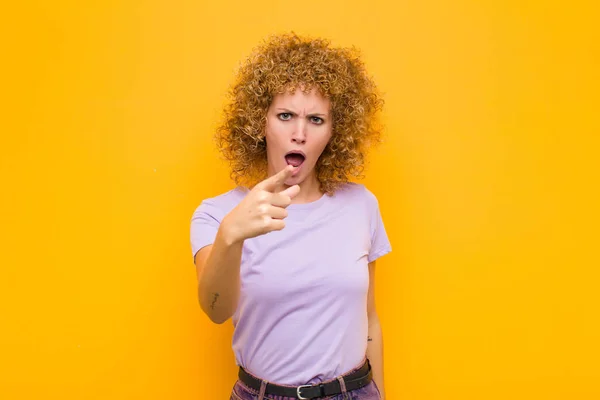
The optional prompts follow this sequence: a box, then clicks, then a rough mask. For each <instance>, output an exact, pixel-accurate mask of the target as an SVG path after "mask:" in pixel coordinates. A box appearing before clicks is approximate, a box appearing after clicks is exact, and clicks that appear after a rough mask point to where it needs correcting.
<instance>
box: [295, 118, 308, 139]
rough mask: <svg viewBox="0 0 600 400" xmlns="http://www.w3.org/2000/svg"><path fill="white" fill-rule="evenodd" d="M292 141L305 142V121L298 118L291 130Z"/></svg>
mask: <svg viewBox="0 0 600 400" xmlns="http://www.w3.org/2000/svg"><path fill="white" fill-rule="evenodd" d="M292 142H295V143H299V144H304V143H306V123H305V122H304V121H302V120H301V119H300V118H299V121H298V124H297V125H296V126H295V127H294V131H293V132H292Z"/></svg>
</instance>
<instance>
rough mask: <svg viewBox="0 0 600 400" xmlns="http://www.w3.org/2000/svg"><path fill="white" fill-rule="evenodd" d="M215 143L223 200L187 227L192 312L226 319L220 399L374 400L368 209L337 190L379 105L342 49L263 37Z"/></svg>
mask: <svg viewBox="0 0 600 400" xmlns="http://www.w3.org/2000/svg"><path fill="white" fill-rule="evenodd" d="M230 97H231V99H230V102H229V104H228V106H227V107H226V108H225V111H224V121H223V123H222V125H221V126H220V127H219V128H218V130H217V135H216V139H217V143H218V146H219V148H220V150H221V151H222V153H223V154H224V156H225V159H227V160H228V161H229V163H230V165H231V171H232V172H231V176H232V178H233V180H234V181H235V182H236V184H237V187H236V188H235V189H233V190H230V191H228V192H226V193H223V194H221V195H219V196H216V197H213V198H209V199H206V200H204V201H203V202H202V203H201V204H200V205H199V207H198V208H197V209H196V210H195V212H194V214H193V216H192V221H191V245H192V254H193V255H194V263H195V265H196V269H197V274H198V281H199V284H198V297H199V302H200V305H201V308H202V310H203V311H204V312H205V313H206V314H207V315H208V317H209V318H210V319H211V320H212V321H213V322H215V323H218V324H221V323H223V322H225V321H226V320H228V319H229V318H230V317H231V318H232V321H233V324H234V327H235V330H234V334H233V350H234V353H235V358H236V364H237V365H238V366H239V367H240V369H239V379H238V381H237V382H236V383H235V385H234V387H233V391H232V393H231V399H234V400H240V399H241V400H251V399H252V400H256V399H258V400H263V399H276V400H288V399H336V400H338V399H339V400H341V399H360V400H374V399H380V398H383V397H384V396H383V341H382V334H381V328H380V325H379V319H378V316H377V312H376V310H375V303H374V282H373V280H374V276H375V275H374V271H375V259H377V258H379V257H381V256H382V255H384V254H387V253H388V252H390V251H391V246H390V243H389V241H388V238H387V235H386V232H385V228H384V226H383V222H382V219H381V214H380V212H379V207H378V203H377V199H376V197H375V196H374V195H373V194H372V193H371V192H370V191H369V190H368V189H367V188H366V187H365V186H364V185H361V184H357V183H351V182H349V177H350V176H360V174H361V172H362V170H363V165H364V160H365V154H366V150H367V148H369V147H370V145H372V144H375V143H377V142H379V141H380V133H381V128H380V126H379V124H378V123H377V116H378V113H379V111H380V110H381V107H382V104H383V101H382V100H381V97H380V95H379V94H378V91H377V89H376V87H375V85H374V83H373V82H372V80H371V79H370V78H369V77H368V75H367V73H366V71H365V69H364V65H363V63H362V62H361V61H360V59H359V58H358V56H357V52H356V51H355V50H354V49H346V48H332V47H331V46H330V44H329V42H328V41H326V40H323V39H308V38H302V37H299V36H298V35H296V34H293V33H292V34H284V35H279V36H273V37H271V38H270V39H269V40H267V41H265V42H264V43H262V44H261V45H260V46H259V47H258V48H257V49H255V51H254V52H253V54H252V55H251V56H250V57H249V58H248V60H247V61H246V63H245V64H243V65H242V66H241V68H240V71H239V73H238V78H237V81H236V83H235V84H234V85H233V87H232V90H231V93H230Z"/></svg>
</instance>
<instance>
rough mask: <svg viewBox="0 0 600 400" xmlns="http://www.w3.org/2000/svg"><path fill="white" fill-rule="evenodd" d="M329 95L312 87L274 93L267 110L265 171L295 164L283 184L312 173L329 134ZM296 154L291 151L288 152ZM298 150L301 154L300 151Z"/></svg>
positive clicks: (310, 175)
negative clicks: (307, 89) (305, 91)
mask: <svg viewBox="0 0 600 400" xmlns="http://www.w3.org/2000/svg"><path fill="white" fill-rule="evenodd" d="M331 127H332V125H331V112H330V101H329V99H327V98H325V97H323V96H321V95H320V94H319V93H318V92H317V91H316V90H315V89H312V90H311V91H310V92H309V93H304V92H302V90H300V88H298V89H296V91H295V93H294V94H292V93H290V92H287V91H286V92H285V93H281V94H277V95H275V96H274V98H273V101H272V103H271V106H270V107H269V110H268V111H267V125H266V141H267V161H268V168H269V175H272V174H275V173H277V172H279V171H281V170H282V169H284V168H285V167H286V166H287V165H288V164H293V165H295V166H299V167H298V168H295V170H294V172H293V174H292V176H291V177H290V178H289V179H288V180H287V181H286V182H285V184H286V185H290V186H291V185H295V184H298V183H300V182H302V181H304V180H305V179H306V178H307V177H312V176H315V171H314V167H315V164H316V163H317V160H318V159H319V157H320V156H321V153H322V152H323V149H324V148H325V146H326V145H327V143H328V142H329V139H330V138H331ZM294 152H295V153H297V155H291V153H294ZM300 154H301V155H300Z"/></svg>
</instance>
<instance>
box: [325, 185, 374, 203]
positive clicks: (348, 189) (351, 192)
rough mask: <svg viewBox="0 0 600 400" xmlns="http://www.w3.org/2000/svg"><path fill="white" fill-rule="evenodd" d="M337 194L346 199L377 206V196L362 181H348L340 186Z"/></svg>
mask: <svg viewBox="0 0 600 400" xmlns="http://www.w3.org/2000/svg"><path fill="white" fill-rule="evenodd" d="M335 196H336V197H339V198H340V199H342V200H344V201H348V200H349V199H352V200H357V201H359V202H361V203H363V204H365V205H367V206H370V207H372V206H377V203H378V201H377V197H376V196H375V194H373V192H371V191H370V190H369V189H368V188H367V187H366V186H365V185H363V184H362V183H355V182H346V183H344V184H343V185H342V186H340V187H339V188H338V189H337V190H336V192H335Z"/></svg>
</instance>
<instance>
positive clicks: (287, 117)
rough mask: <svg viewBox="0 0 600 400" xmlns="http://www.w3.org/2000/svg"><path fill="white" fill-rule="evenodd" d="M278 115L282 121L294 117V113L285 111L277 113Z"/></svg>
mask: <svg viewBox="0 0 600 400" xmlns="http://www.w3.org/2000/svg"><path fill="white" fill-rule="evenodd" d="M277 116H278V117H279V119H280V120H282V121H288V120H289V119H291V118H292V114H290V113H285V112H284V113H280V114H277Z"/></svg>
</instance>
